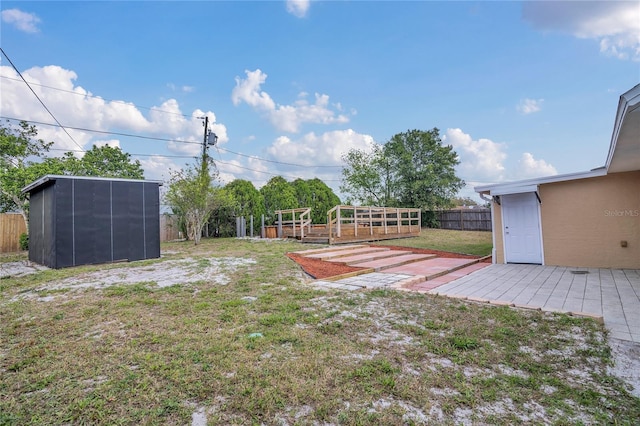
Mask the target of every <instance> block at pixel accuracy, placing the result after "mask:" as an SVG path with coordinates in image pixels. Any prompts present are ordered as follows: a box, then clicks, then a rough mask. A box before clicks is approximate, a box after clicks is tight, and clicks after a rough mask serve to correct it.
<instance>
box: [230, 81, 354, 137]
mask: <svg viewBox="0 0 640 426" xmlns="http://www.w3.org/2000/svg"><path fill="white" fill-rule="evenodd" d="M245 73H246V75H247V78H246V79H242V78H240V77H236V86H235V87H234V88H233V91H232V92H231V100H232V101H233V104H234V105H239V104H240V103H242V102H244V103H246V104H247V105H249V106H251V107H252V108H253V109H255V110H257V111H260V112H262V113H264V114H266V115H267V117H268V118H269V121H271V123H272V124H273V125H274V126H275V128H276V129H278V130H280V131H283V132H289V133H297V132H298V131H299V130H300V126H301V125H302V124H304V123H315V124H333V123H347V122H348V121H349V118H348V117H347V116H346V115H343V114H336V112H335V111H334V110H333V109H331V108H330V105H329V96H327V95H324V94H322V95H321V94H318V93H316V94H315V102H314V103H309V101H308V100H307V99H306V97H307V94H306V93H305V92H301V93H300V94H299V96H298V100H297V101H296V102H295V103H294V104H293V105H278V104H276V102H275V101H274V100H273V99H272V98H271V96H270V95H269V94H268V93H267V92H264V91H262V90H261V86H262V84H264V82H265V81H266V79H267V74H265V73H263V72H262V71H261V70H260V69H256V70H255V71H248V70H247V71H245ZM341 108H342V107H341V106H340V105H339V104H338V107H337V108H335V109H336V110H338V111H340V110H341Z"/></svg>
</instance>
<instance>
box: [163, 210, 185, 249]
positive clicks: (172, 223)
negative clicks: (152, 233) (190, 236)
mask: <svg viewBox="0 0 640 426" xmlns="http://www.w3.org/2000/svg"><path fill="white" fill-rule="evenodd" d="M181 238H184V236H183V235H182V232H180V229H179V227H178V216H176V215H169V214H161V215H160V242H162V243H164V242H165V241H173V240H179V239H181Z"/></svg>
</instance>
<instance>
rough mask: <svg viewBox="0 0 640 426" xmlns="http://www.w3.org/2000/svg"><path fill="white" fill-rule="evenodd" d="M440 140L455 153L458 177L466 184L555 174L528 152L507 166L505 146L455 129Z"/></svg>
mask: <svg viewBox="0 0 640 426" xmlns="http://www.w3.org/2000/svg"><path fill="white" fill-rule="evenodd" d="M442 140H443V142H444V143H446V144H450V145H451V146H452V147H453V148H454V149H455V151H456V152H457V154H458V157H459V159H460V164H459V165H458V167H457V171H458V175H459V177H461V178H462V179H464V180H465V181H466V182H467V183H473V184H474V185H481V184H491V183H499V182H506V181H511V180H522V179H529V178H535V177H541V176H550V175H555V174H558V171H557V170H556V168H555V167H554V166H553V165H551V164H550V163H548V162H547V161H545V160H544V159H536V158H534V156H533V154H531V153H530V152H524V153H522V154H521V156H520V159H519V160H518V162H517V164H509V162H508V157H509V154H508V146H507V144H505V143H498V142H494V141H492V140H490V139H485V138H480V139H477V140H474V139H473V138H472V137H471V135H469V134H467V133H464V132H463V131H462V130H461V129H459V128H455V129H447V131H446V132H445V134H444V135H443V137H442Z"/></svg>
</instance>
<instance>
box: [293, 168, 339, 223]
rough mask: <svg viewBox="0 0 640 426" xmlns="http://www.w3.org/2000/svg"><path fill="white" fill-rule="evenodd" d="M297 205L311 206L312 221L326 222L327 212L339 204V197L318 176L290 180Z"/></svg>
mask: <svg viewBox="0 0 640 426" xmlns="http://www.w3.org/2000/svg"><path fill="white" fill-rule="evenodd" d="M290 185H291V187H293V189H294V191H295V194H296V199H297V201H298V207H311V220H312V222H313V223H326V222H327V212H328V211H329V210H331V209H332V208H333V207H335V206H337V205H338V204H340V198H338V196H337V195H336V194H335V193H334V192H333V190H332V189H331V188H329V187H328V186H327V185H326V184H325V183H324V182H323V181H321V180H320V179H318V178H314V179H309V180H302V179H296V180H294V181H293V182H291V184H290Z"/></svg>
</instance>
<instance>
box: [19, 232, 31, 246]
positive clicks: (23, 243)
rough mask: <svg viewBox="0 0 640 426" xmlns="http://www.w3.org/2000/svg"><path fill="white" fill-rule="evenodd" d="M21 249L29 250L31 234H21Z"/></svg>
mask: <svg viewBox="0 0 640 426" xmlns="http://www.w3.org/2000/svg"><path fill="white" fill-rule="evenodd" d="M20 250H29V234H25V233H22V234H20Z"/></svg>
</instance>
